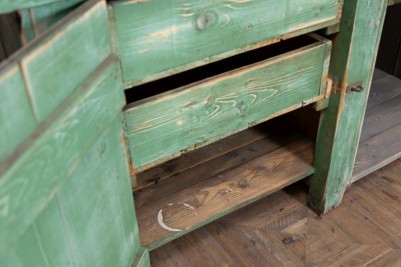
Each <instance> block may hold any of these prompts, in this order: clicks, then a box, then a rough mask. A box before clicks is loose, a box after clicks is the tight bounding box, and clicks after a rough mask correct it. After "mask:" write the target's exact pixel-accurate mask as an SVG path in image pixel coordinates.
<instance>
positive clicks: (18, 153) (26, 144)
mask: <svg viewBox="0 0 401 267" xmlns="http://www.w3.org/2000/svg"><path fill="white" fill-rule="evenodd" d="M117 61H118V58H117V57H116V56H115V55H110V56H109V57H108V58H107V59H106V60H105V61H103V63H102V64H101V65H100V66H99V67H98V68H97V69H96V70H95V71H94V72H93V73H91V75H90V76H89V77H88V78H87V79H86V80H85V82H84V83H83V84H82V85H81V86H78V88H77V89H76V90H75V91H74V92H73V93H72V95H70V96H69V97H68V98H67V99H65V100H64V101H63V102H62V103H61V104H60V105H59V106H58V107H57V108H56V110H55V111H54V112H52V113H51V114H50V115H49V116H48V117H47V118H46V119H45V120H44V121H43V122H41V123H39V124H38V126H37V127H36V129H35V130H34V131H33V132H32V134H31V135H30V136H29V137H28V138H27V139H25V140H24V141H23V142H22V143H21V144H20V145H19V146H18V147H17V148H16V149H15V150H14V152H13V153H12V154H11V155H10V156H8V157H7V158H6V159H5V160H3V162H0V179H2V175H3V174H4V173H6V172H7V170H8V169H10V168H11V167H12V165H13V163H14V162H15V161H18V159H20V158H21V157H22V156H23V155H24V153H25V151H27V150H28V149H29V148H30V147H31V146H32V145H33V144H34V143H35V142H36V140H37V139H39V138H40V137H41V136H42V134H43V133H44V132H45V131H46V130H47V129H48V128H49V127H50V125H52V124H53V123H54V122H55V121H57V120H59V119H60V116H61V115H62V114H63V113H64V112H65V110H66V109H68V108H69V107H70V106H71V103H72V102H75V101H76V100H77V99H79V98H80V95H81V94H82V92H83V91H85V90H86V89H88V88H90V86H91V81H93V80H95V79H96V78H97V77H98V75H99V73H102V72H103V71H104V70H105V69H107V68H108V67H109V66H110V65H111V64H112V63H113V62H117ZM77 90H79V91H77Z"/></svg>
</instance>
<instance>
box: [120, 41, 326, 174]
mask: <svg viewBox="0 0 401 267" xmlns="http://www.w3.org/2000/svg"><path fill="white" fill-rule="evenodd" d="M330 47H331V45H330V42H328V41H327V42H326V41H322V42H319V43H316V44H312V45H310V46H307V47H304V48H301V49H298V50H296V51H293V52H290V53H287V54H284V55H281V56H279V57H275V58H272V59H269V60H265V61H262V62H259V63H257V64H254V65H251V66H247V67H245V68H242V69H238V70H235V71H232V72H229V73H225V74H223V75H220V76H216V77H213V78H211V79H208V80H205V81H202V82H200V83H197V84H194V85H190V86H187V87H183V88H179V89H176V90H173V91H171V92H167V93H164V94H161V95H157V96H155V97H151V98H148V99H145V100H142V101H139V102H137V103H133V104H132V105H130V106H128V107H127V108H126V111H125V116H126V124H127V133H126V136H127V139H128V145H129V149H130V152H131V157H132V161H133V165H134V167H135V168H136V170H137V171H140V170H144V169H146V168H148V167H151V166H152V165H154V164H157V163H160V162H163V161H166V160H168V159H170V158H172V157H175V156H178V155H180V154H181V153H182V152H183V151H188V150H192V149H194V148H196V147H199V146H202V145H205V144H208V143H211V142H213V141H216V140H218V139H221V138H223V137H225V136H227V135H229V134H233V133H235V132H238V131H240V130H242V129H245V128H248V127H249V126H250V125H253V124H256V123H259V122H262V121H266V120H268V119H270V118H272V117H275V116H277V115H279V114H282V113H285V112H288V111H291V110H293V109H296V108H299V107H301V106H303V105H306V104H307V103H311V102H314V101H317V100H318V99H322V98H323V97H324V90H322V84H324V82H323V81H324V80H325V77H326V75H327V62H328V60H329V52H328V51H329V49H330ZM323 87H324V86H323Z"/></svg>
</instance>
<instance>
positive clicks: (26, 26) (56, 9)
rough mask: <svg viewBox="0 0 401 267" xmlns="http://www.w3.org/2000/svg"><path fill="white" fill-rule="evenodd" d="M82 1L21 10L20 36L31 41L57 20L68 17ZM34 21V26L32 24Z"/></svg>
mask: <svg viewBox="0 0 401 267" xmlns="http://www.w3.org/2000/svg"><path fill="white" fill-rule="evenodd" d="M82 1H83V0H62V1H58V2H54V3H50V4H46V5H41V6H37V7H33V8H31V9H22V10H20V11H19V13H20V15H21V28H22V34H23V35H24V37H25V40H26V41H31V40H33V39H34V38H35V37H37V36H36V33H35V31H38V33H39V34H40V33H43V32H45V31H46V30H47V29H48V28H50V27H51V26H53V25H54V24H55V23H57V22H58V21H59V20H61V19H62V18H64V17H65V16H66V15H68V14H69V13H70V12H71V11H72V10H73V9H74V8H75V7H76V6H77V5H78V4H79V3H81V2H82ZM33 21H34V24H33V23H32V22H33Z"/></svg>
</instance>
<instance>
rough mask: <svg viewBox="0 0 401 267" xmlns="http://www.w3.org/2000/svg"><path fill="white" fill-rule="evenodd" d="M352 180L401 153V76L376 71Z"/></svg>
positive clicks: (377, 167)
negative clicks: (400, 77) (398, 77)
mask: <svg viewBox="0 0 401 267" xmlns="http://www.w3.org/2000/svg"><path fill="white" fill-rule="evenodd" d="M375 75H376V79H375V80H374V81H373V83H372V88H371V91H370V95H369V100H368V108H367V110H366V115H365V119H364V123H363V127H362V133H361V138H360V143H359V147H358V151H357V156H356V160H355V164H354V171H353V175H352V182H355V181H357V180H359V179H361V178H363V177H365V176H366V175H368V174H370V173H372V172H374V171H376V170H378V169H379V168H381V167H383V166H385V165H387V164H389V163H391V162H392V161H394V160H396V159H398V158H399V157H401V80H400V79H397V78H395V77H393V76H391V75H386V74H385V73H384V72H382V71H380V70H377V69H376V71H375Z"/></svg>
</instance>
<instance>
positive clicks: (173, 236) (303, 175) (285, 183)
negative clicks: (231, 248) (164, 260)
mask: <svg viewBox="0 0 401 267" xmlns="http://www.w3.org/2000/svg"><path fill="white" fill-rule="evenodd" d="M304 149H305V150H307V149H310V150H311V151H313V145H312V144H310V146H309V147H305V148H304ZM284 150H285V147H284ZM276 151H278V150H276ZM272 153H276V152H272ZM311 153H313V152H311ZM268 155H269V154H267V155H265V156H262V157H260V158H259V159H256V160H261V159H263V158H264V157H266V156H268ZM294 157H297V156H296V155H294ZM253 161H255V160H253ZM251 162H252V161H251ZM247 164H249V162H248V163H245V164H243V165H240V166H238V167H237V168H242V167H243V166H246V165H247ZM229 171H231V170H228V171H227V172H229ZM314 172H315V169H314V168H313V167H312V165H310V166H309V168H307V169H305V170H304V172H303V173H299V175H296V176H294V177H291V179H289V178H287V180H286V181H282V183H281V184H280V185H279V186H276V187H269V185H266V187H265V191H264V192H263V193H261V194H259V195H256V196H254V197H252V198H248V199H244V200H243V201H242V202H241V203H239V204H237V205H236V206H233V207H230V208H227V209H225V210H222V211H221V212H219V213H217V214H213V216H210V217H209V218H208V219H206V220H204V221H201V222H199V223H197V224H195V225H193V226H192V227H191V228H189V229H184V230H182V231H180V232H174V233H173V234H171V235H169V236H167V237H166V238H164V239H162V240H157V241H155V242H153V243H151V244H143V243H142V244H143V245H144V246H145V247H147V248H148V249H149V250H150V251H151V250H154V249H156V248H158V247H160V246H162V245H164V244H166V243H168V242H171V241H173V240H174V239H177V238H178V237H180V236H183V235H185V234H187V233H189V232H191V231H193V230H196V229H198V228H200V227H202V226H204V225H206V224H208V223H210V222H212V221H214V220H216V219H218V218H221V217H223V216H225V215H227V214H229V213H231V212H233V211H235V210H237V209H240V208H242V207H245V206H247V205H249V204H251V203H253V202H255V201H258V200H260V199H262V198H263V197H266V196H268V195H270V194H272V193H274V192H276V191H278V190H280V189H282V188H284V187H286V186H288V185H290V184H293V183H295V182H297V181H299V180H302V179H304V178H306V177H308V176H310V175H312V174H313V173H314ZM222 175H223V176H224V173H223V174H222ZM209 179H213V178H209ZM163 200H164V199H163ZM146 209H149V207H146ZM137 216H138V220H140V216H141V213H140V212H139V211H137ZM140 233H141V229H140Z"/></svg>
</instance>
